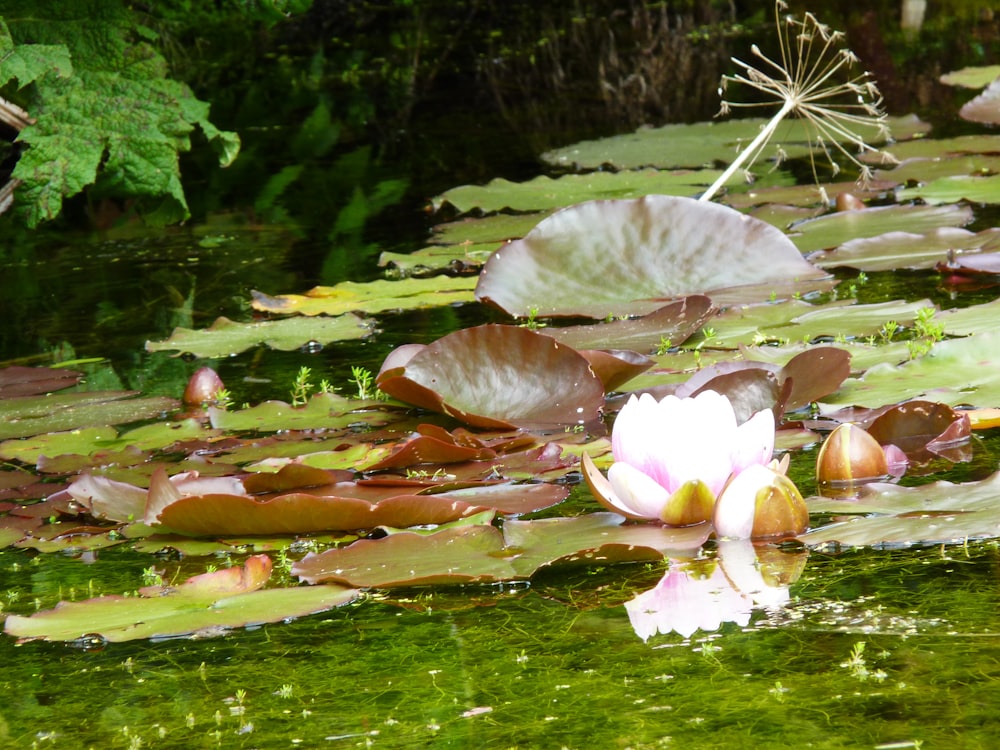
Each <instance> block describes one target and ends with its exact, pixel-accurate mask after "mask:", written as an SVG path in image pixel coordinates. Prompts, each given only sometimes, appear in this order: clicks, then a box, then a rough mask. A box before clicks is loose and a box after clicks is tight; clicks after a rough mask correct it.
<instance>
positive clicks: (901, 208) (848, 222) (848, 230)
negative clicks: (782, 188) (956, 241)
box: [789, 205, 972, 253]
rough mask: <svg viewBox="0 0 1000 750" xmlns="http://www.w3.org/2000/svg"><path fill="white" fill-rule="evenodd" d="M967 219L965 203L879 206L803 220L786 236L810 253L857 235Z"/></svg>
mask: <svg viewBox="0 0 1000 750" xmlns="http://www.w3.org/2000/svg"><path fill="white" fill-rule="evenodd" d="M971 220H972V211H971V210H970V209H969V208H968V207H965V206H920V205H894V206H879V207H877V208H866V209H864V210H863V211H839V212H837V213H831V214H827V215H826V216H820V217H818V218H816V219H806V220H805V221H801V222H799V223H797V224H795V225H794V226H793V227H792V228H791V229H789V237H790V238H791V240H792V242H794V243H795V246H796V247H798V249H799V250H801V251H802V252H803V253H811V252H813V251H814V250H825V249H828V248H832V247H837V246H838V245H842V244H844V243H845V242H848V241H849V240H856V239H858V238H860V237H875V236H876V235H880V234H885V233H887V232H914V233H923V232H928V231H930V230H932V229H936V228H938V227H960V226H962V225H964V224H967V223H969V222H970V221H971Z"/></svg>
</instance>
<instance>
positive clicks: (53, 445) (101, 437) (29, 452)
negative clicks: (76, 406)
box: [0, 399, 213, 464]
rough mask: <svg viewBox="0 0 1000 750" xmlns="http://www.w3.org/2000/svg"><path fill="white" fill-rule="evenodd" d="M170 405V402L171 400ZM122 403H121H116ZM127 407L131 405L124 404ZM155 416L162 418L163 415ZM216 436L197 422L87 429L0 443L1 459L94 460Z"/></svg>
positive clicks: (24, 460)
mask: <svg viewBox="0 0 1000 750" xmlns="http://www.w3.org/2000/svg"><path fill="white" fill-rule="evenodd" d="M166 401H170V400H169V399H167V400H166ZM115 403H118V402H115ZM121 403H124V404H127V403H131V402H130V401H124V402H121ZM150 416H151V417H152V416H159V413H157V414H155V415H152V414H151V415H150ZM212 434H213V432H212V431H211V430H208V429H206V428H205V426H204V425H202V424H201V423H200V422H199V421H198V420H196V419H185V420H182V421H180V422H155V423H153V424H148V425H143V426H142V427H137V428H135V429H133V430H129V431H127V432H124V433H122V434H120V435H119V434H118V432H117V431H116V430H115V429H114V428H113V427H84V428H80V429H74V430H69V431H67V432H50V433H47V434H44V435H41V434H38V435H34V434H33V435H32V436H31V437H29V438H25V439H21V440H5V441H4V442H2V443H0V457H2V458H7V459H17V460H18V461H23V462H24V463H27V464H34V463H37V462H38V461H39V459H40V458H41V457H42V456H64V455H67V454H74V455H78V456H92V455H94V454H96V453H101V452H108V451H117V450H124V449H126V448H129V447H131V448H137V449H139V450H156V449H162V448H166V447H168V446H171V445H173V444H174V443H177V442H178V441H181V440H192V439H202V438H206V437H209V436H211V435H212Z"/></svg>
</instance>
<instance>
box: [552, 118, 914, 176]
mask: <svg viewBox="0 0 1000 750" xmlns="http://www.w3.org/2000/svg"><path fill="white" fill-rule="evenodd" d="M766 123H767V120H765V119H763V118H748V119H742V120H713V121H712V122H700V123H694V124H691V125H666V126H664V127H661V128H640V129H639V130H637V131H636V132H634V133H629V134H626V135H617V136H612V137H610V138H601V139H599V140H595V141H583V142H580V143H574V144H573V145H570V146H565V147H563V148H558V149H554V150H552V151H548V152H546V153H544V154H542V159H543V160H544V161H546V162H548V163H549V164H552V165H553V166H557V167H563V168H567V167H568V168H573V169H599V168H600V167H602V166H605V165H610V166H613V167H615V168H616V169H637V168H639V167H662V168H669V169H676V168H678V167H691V168H697V167H704V166H714V165H717V164H720V163H722V164H728V163H729V162H730V161H732V160H733V158H734V157H735V156H736V154H737V153H738V150H739V148H740V146H745V145H746V144H748V143H749V142H750V141H752V140H753V139H754V138H755V137H757V135H758V134H759V133H760V130H761V128H762V127H763V126H764V125H765V124H766ZM888 125H889V128H890V130H891V131H892V134H893V136H894V137H895V138H897V139H902V138H907V137H911V136H913V135H914V134H916V133H922V132H926V131H927V130H929V129H930V128H929V126H928V125H926V124H924V123H921V122H920V121H919V120H917V119H916V118H914V117H913V116H908V117H902V118H889V120H888ZM859 133H860V134H861V135H864V136H865V138H866V139H867V140H868V142H869V143H874V142H877V141H878V132H877V130H876V129H875V128H871V129H870V130H859ZM780 138H781V147H782V149H783V150H784V152H785V153H786V155H787V157H788V158H796V157H800V156H807V155H808V154H809V153H810V151H809V146H808V143H809V142H810V140H811V138H812V135H811V133H810V131H809V125H808V123H805V122H803V121H801V120H786V121H785V122H784V123H782V129H781V136H780ZM772 153H776V151H772Z"/></svg>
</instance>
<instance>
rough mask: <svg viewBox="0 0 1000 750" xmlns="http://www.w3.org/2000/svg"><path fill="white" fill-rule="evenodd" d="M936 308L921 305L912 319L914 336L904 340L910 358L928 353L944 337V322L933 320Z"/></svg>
mask: <svg viewBox="0 0 1000 750" xmlns="http://www.w3.org/2000/svg"><path fill="white" fill-rule="evenodd" d="M936 313H937V310H936V309H935V308H933V307H921V308H920V309H919V310H917V317H916V318H915V319H914V321H913V333H914V335H915V336H916V338H913V339H910V340H909V341H907V342H906V348H907V351H908V352H909V354H910V359H917V358H919V357H923V356H924V355H925V354H928V353H929V352H930V350H931V348H932V347H933V346H934V344H936V343H937V342H938V341H941V340H942V339H943V338H944V323H942V322H941V321H939V320H934V315H935V314H936Z"/></svg>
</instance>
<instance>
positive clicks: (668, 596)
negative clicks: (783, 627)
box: [625, 564, 753, 641]
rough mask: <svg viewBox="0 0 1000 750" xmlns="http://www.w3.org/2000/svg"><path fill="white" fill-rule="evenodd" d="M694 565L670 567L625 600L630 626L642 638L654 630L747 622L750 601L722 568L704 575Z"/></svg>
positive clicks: (714, 627) (687, 631)
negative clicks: (650, 586) (650, 585)
mask: <svg viewBox="0 0 1000 750" xmlns="http://www.w3.org/2000/svg"><path fill="white" fill-rule="evenodd" d="M698 568H699V566H698V565H697V564H694V565H691V564H689V565H684V566H678V567H671V568H670V570H669V571H667V574H666V575H665V576H663V578H662V579H660V582H659V583H658V584H656V586H655V587H654V588H652V589H650V590H649V591H644V592H643V593H641V594H639V595H638V596H636V597H635V598H634V599H632V600H631V601H629V602H626V603H625V609H626V610H627V611H628V617H629V620H631V621H632V628H633V629H634V630H635V632H636V635H638V636H639V637H640V638H642V640H644V641H645V640H649V637H650V636H652V635H655V634H656V633H658V632H659V633H664V634H665V633H670V632H671V631H674V632H677V633H680V634H681V635H682V636H684V637H685V638H688V637H690V636H691V635H693V634H694V632H695V631H696V630H718V629H719V628H720V627H721V626H722V623H724V622H735V623H737V624H739V625H746V624H748V623H749V622H750V611H751V610H752V609H753V603H752V602H751V601H750V600H749V599H748V598H747V597H745V596H743V594H741V593H740V592H739V591H737V590H736V589H734V588H733V586H732V584H731V583H729V580H728V579H727V578H726V575H725V573H723V572H722V568H720V567H719V566H718V565H714V564H713V565H712V571H711V573H710V574H708V575H706V574H704V573H703V572H702V571H700V570H699V569H698Z"/></svg>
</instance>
